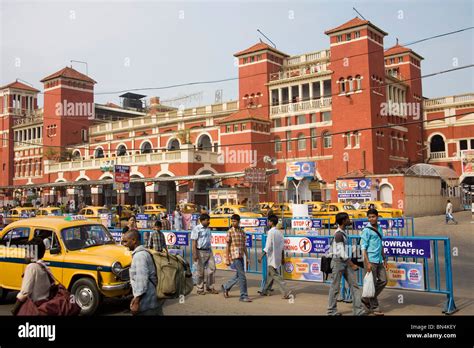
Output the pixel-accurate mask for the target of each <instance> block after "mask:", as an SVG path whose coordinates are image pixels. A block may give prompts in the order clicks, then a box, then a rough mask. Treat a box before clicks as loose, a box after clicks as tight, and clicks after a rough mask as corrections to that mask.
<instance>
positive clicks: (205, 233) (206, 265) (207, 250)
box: [191, 214, 219, 295]
mask: <svg viewBox="0 0 474 348" xmlns="http://www.w3.org/2000/svg"><path fill="white" fill-rule="evenodd" d="M199 221H200V224H199V225H197V226H196V227H194V228H193V230H192V231H191V240H192V244H193V261H194V262H195V263H196V264H197V273H198V280H197V284H196V287H197V293H198V295H205V294H206V291H207V292H208V293H210V294H218V293H219V291H217V290H215V289H214V274H215V272H216V262H215V260H214V255H213V253H212V249H211V229H210V228H209V223H210V221H211V217H210V216H209V215H208V214H201V216H200V217H199ZM206 269H207V272H206ZM204 273H206V289H204ZM205 290H206V291H205Z"/></svg>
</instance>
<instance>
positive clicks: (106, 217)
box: [100, 214, 112, 227]
mask: <svg viewBox="0 0 474 348" xmlns="http://www.w3.org/2000/svg"><path fill="white" fill-rule="evenodd" d="M100 220H101V221H102V225H104V226H105V227H112V215H110V214H100Z"/></svg>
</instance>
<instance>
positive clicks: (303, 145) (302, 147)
mask: <svg viewBox="0 0 474 348" xmlns="http://www.w3.org/2000/svg"><path fill="white" fill-rule="evenodd" d="M298 150H299V151H301V150H306V139H305V136H304V134H303V133H300V134H298Z"/></svg>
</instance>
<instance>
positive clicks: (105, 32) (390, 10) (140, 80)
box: [0, 0, 474, 106]
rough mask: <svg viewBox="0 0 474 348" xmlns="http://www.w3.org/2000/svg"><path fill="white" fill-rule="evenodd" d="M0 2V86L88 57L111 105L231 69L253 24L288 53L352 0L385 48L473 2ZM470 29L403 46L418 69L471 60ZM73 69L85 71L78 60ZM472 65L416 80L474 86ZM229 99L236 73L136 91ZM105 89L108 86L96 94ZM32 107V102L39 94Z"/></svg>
mask: <svg viewBox="0 0 474 348" xmlns="http://www.w3.org/2000/svg"><path fill="white" fill-rule="evenodd" d="M0 3H1V14H0V22H1V42H0V44H1V46H0V47H1V56H0V58H1V64H0V69H1V70H0V83H1V85H4V84H7V83H9V82H12V81H14V80H15V79H16V78H20V79H22V80H25V81H27V82H29V83H31V84H33V85H34V86H35V87H36V88H38V89H40V90H42V87H43V86H42V84H41V83H40V82H39V81H40V80H41V79H42V78H43V77H45V76H47V75H49V74H51V73H53V72H55V71H57V70H59V69H62V68H63V67H64V66H66V65H70V64H71V63H70V60H71V59H74V60H80V61H87V62H88V73H89V76H91V77H92V78H93V79H95V80H96V81H97V85H96V87H95V91H96V93H97V94H96V97H95V98H96V99H95V100H96V102H99V103H104V102H107V101H112V102H115V103H119V98H118V95H119V94H120V93H119V91H124V90H130V89H133V88H144V87H161V86H169V85H173V84H181V83H189V82H196V81H208V80H218V79H225V78H232V77H236V76H237V69H236V67H235V65H234V57H233V54H234V53H235V52H238V51H240V50H243V49H245V48H247V47H249V46H251V45H253V44H255V43H256V42H258V40H259V37H260V36H259V34H258V33H257V29H260V30H262V31H263V32H264V33H265V34H266V35H267V36H269V37H270V38H271V39H272V40H273V41H274V42H275V43H276V45H277V48H278V49H279V50H281V51H283V52H286V53H287V54H289V55H297V54H302V53H308V52H313V51H318V50H322V49H327V48H329V38H328V37H327V36H326V35H325V34H324V31H325V30H327V29H330V28H333V27H335V26H338V25H340V24H342V23H344V22H346V21H348V20H350V19H351V18H353V17H355V16H356V13H355V12H354V11H353V9H352V7H353V6H355V7H356V8H357V9H358V10H359V12H361V13H362V15H363V16H364V17H365V18H366V19H368V20H370V21H371V22H372V23H374V24H375V25H377V26H378V27H380V28H381V29H383V30H384V31H386V32H388V33H389V35H388V36H387V37H386V38H385V48H388V47H390V46H392V45H394V44H395V38H396V37H398V38H399V42H400V43H401V44H404V43H408V42H412V41H415V40H418V39H423V38H426V37H430V36H433V35H437V34H442V33H445V32H449V31H454V30H458V29H461V28H465V27H469V26H472V25H473V23H474V12H473V2H472V1H470V0H466V1H462V0H450V1H444V2H443V1H416V2H413V1H380V0H378V1H297V2H295V1H292V2H283V1H279V2H276V1H259V2H252V1H221V2H216V1H186V2H171V1H167V2H165V1H101V2H92V1H61V2H59V1H36V2H29V1H28V2H27V1H5V0H0ZM473 38H474V30H470V31H465V32H462V33H459V34H455V35H451V36H447V37H441V38H438V39H434V40H430V41H426V42H422V43H418V44H415V45H411V46H409V47H410V48H412V49H413V50H415V51H416V52H417V53H418V54H420V55H421V56H423V57H424V58H425V60H424V61H423V62H422V74H423V75H425V74H429V73H433V72H437V71H441V70H446V69H451V68H453V67H454V65H456V64H457V65H458V66H463V65H468V64H472V63H473V61H474V59H473V55H474V45H473V42H474V41H473ZM73 66H74V68H75V69H77V70H79V71H81V72H84V73H85V71H86V70H85V69H86V68H85V66H84V65H83V64H79V63H74V65H73ZM473 81H474V69H472V68H471V69H465V70H463V71H459V72H454V73H449V74H444V75H440V76H437V77H431V78H426V79H424V80H423V94H424V96H426V97H430V98H431V97H438V96H445V95H453V94H462V93H468V92H474V88H473ZM219 89H223V100H224V101H227V100H234V99H236V98H237V97H238V96H237V93H238V89H237V81H229V82H225V83H219V84H217V83H215V84H204V85H194V86H185V87H179V88H172V89H164V90H147V91H138V93H142V94H145V95H147V96H154V95H156V96H160V97H161V98H162V100H167V99H172V98H176V97H180V96H183V95H189V94H193V93H198V92H202V98H200V99H199V98H198V99H190V100H188V103H187V104H186V106H192V105H198V104H201V105H205V104H209V103H212V102H213V101H214V94H215V91H216V90H219ZM107 92H114V93H110V94H99V93H107ZM40 105H41V106H42V101H40Z"/></svg>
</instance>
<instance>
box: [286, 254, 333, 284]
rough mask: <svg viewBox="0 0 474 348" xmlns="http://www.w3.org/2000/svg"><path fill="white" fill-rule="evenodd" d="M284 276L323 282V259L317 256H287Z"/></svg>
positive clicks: (291, 278) (292, 278)
mask: <svg viewBox="0 0 474 348" xmlns="http://www.w3.org/2000/svg"><path fill="white" fill-rule="evenodd" d="M283 278H284V279H289V280H303V281H310V282H323V281H324V275H323V272H321V259H320V258H315V257H301V258H300V257H285V264H284V266H283Z"/></svg>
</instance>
